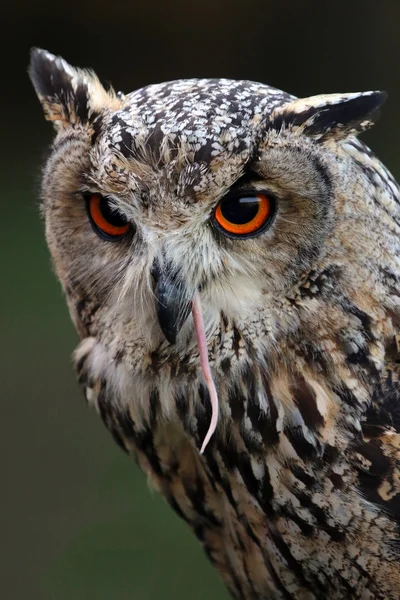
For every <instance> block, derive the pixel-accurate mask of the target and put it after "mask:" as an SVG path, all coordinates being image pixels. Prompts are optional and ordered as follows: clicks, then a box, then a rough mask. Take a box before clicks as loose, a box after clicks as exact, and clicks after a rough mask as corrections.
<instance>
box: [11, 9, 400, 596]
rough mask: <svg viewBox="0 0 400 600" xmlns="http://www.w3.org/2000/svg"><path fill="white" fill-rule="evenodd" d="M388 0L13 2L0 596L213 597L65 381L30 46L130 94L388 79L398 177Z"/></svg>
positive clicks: (168, 521) (162, 513)
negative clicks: (225, 84) (179, 87)
mask: <svg viewBox="0 0 400 600" xmlns="http://www.w3.org/2000/svg"><path fill="white" fill-rule="evenodd" d="M399 22H400V3H398V2H395V0H383V1H382V0H380V1H379V2H378V0H363V1H361V0H355V1H352V0H347V1H346V2H343V1H342V0H340V1H335V2H324V1H323V0H311V1H305V0H303V1H302V0H293V1H288V0H287V1H282V0H281V1H279V0H274V1H273V2H272V1H270V0H260V1H252V0H248V1H244V0H242V1H239V0H235V1H228V0H202V2H197V3H190V2H187V1H186V2H183V1H178V0H173V1H171V2H161V1H156V2H152V1H151V0H148V1H144V0H140V1H139V2H134V1H133V0H131V1H130V2H125V3H121V2H118V1H114V0H96V2H94V1H88V0H81V1H80V2H76V1H71V2H68V3H64V4H60V3H54V2H50V1H47V2H39V3H38V2H29V3H28V2H26V3H22V2H20V1H17V2H9V3H8V5H6V6H3V8H2V14H1V21H0V32H1V35H0V44H1V48H0V68H1V96H0V101H1V111H0V118H1V141H2V144H1V150H0V155H1V163H0V164H1V195H2V199H1V202H2V207H3V209H2V211H1V219H0V227H1V237H0V247H1V250H0V252H1V254H0V256H1V293H0V298H1V300H0V302H1V311H0V319H1V328H0V332H1V344H0V369H1V386H0V390H1V391H0V402H1V404H0V409H1V418H0V427H1V432H0V441H1V444H2V452H1V457H2V459H3V460H2V465H4V466H2V468H1V480H0V481H1V485H0V508H1V510H0V515H1V529H0V531H1V534H0V540H1V541H0V544H1V557H0V570H1V571H3V570H4V573H3V572H1V573H0V597H1V598H4V599H5V600H14V599H16V600H24V599H29V600H36V599H39V600H49V599H50V600H81V599H82V600H106V599H107V600H134V599H135V600H168V599H169V598H171V599H172V598H173V599H174V600H185V599H187V598H189V599H191V600H201V599H204V598H207V599H209V600H214V599H215V600H217V599H218V600H223V599H226V598H227V595H226V592H225V591H224V589H223V586H222V585H221V583H220V581H219V578H218V576H217V574H216V573H214V571H213V569H212V568H211V567H210V566H209V564H208V562H207V560H206V559H205V557H204V556H203V554H202V552H201V551H200V548H199V546H198V544H197V542H196V541H195V539H194V538H192V536H191V535H190V533H189V532H188V531H187V530H186V526H185V525H184V524H183V523H181V522H180V521H179V520H178V519H177V518H176V517H175V516H174V515H173V514H172V512H171V511H170V510H169V508H168V507H167V506H166V505H165V504H164V502H163V500H162V499H161V498H159V497H158V496H157V495H156V494H155V493H153V492H151V491H149V489H148V486H147V484H146V481H145V478H144V477H143V476H142V475H141V474H140V473H139V472H138V470H137V468H136V466H135V465H134V464H133V461H131V460H130V459H128V458H127V457H126V456H125V455H123V454H122V452H120V450H119V449H118V448H117V447H116V446H115V445H114V443H113V442H112V440H111V438H110V437H109V434H108V433H107V432H106V431H105V430H104V428H103V427H102V425H101V423H100V421H99V419H98V418H97V416H96V415H95V414H94V412H93V413H92V412H91V411H89V410H88V409H87V408H86V406H85V403H84V401H83V396H82V394H81V391H80V390H79V388H78V386H77V384H76V383H75V379H74V375H73V372H72V368H71V364H70V354H71V352H72V350H73V348H74V346H75V344H76V341H77V340H76V336H75V333H74V331H73V328H72V325H71V324H70V321H69V318H68V314H67V309H66V307H65V305H64V300H63V298H62V294H61V290H60V287H59V285H58V283H57V281H56V280H55V277H54V276H53V274H52V272H51V267H50V262H49V257H48V253H47V250H46V247H45V242H44V236H43V223H42V222H41V218H40V215H39V208H38V197H39V178H40V168H41V164H42V161H43V156H44V153H45V148H46V146H47V144H48V143H49V141H50V140H51V137H52V128H51V125H50V124H49V123H46V122H45V121H44V120H43V117H42V111H41V107H40V105H39V102H38V101H37V99H36V97H35V95H34V92H33V90H32V88H31V86H30V82H29V80H28V77H27V75H26V68H27V63H28V53H29V48H30V47H31V46H33V45H36V46H39V47H43V48H46V49H48V50H50V51H51V52H53V53H55V54H61V55H63V56H64V58H66V59H67V60H68V61H69V62H70V63H72V64H74V65H79V66H83V67H92V68H93V69H95V70H96V71H97V73H98V74H99V76H100V77H101V79H102V80H103V81H106V82H111V83H112V84H113V85H114V86H115V87H116V89H118V90H119V89H121V90H123V91H125V92H129V91H131V90H133V89H135V88H138V87H140V86H143V85H146V84H149V83H155V82H159V81H163V80H168V79H176V78H181V77H202V76H212V77H218V76H223V77H233V78H246V79H253V80H257V81H262V82H265V83H269V84H272V85H274V86H276V87H279V88H282V89H285V90H286V91H288V92H291V93H293V94H296V95H298V96H308V95H312V94H315V93H320V92H344V91H359V90H367V89H386V90H387V91H388V92H389V100H388V102H387V104H386V105H385V107H384V109H383V115H382V119H381V121H380V122H379V124H378V125H377V126H376V127H375V128H374V130H373V131H371V132H370V133H368V134H367V135H366V136H365V138H366V140H367V141H368V142H369V144H370V145H371V146H372V147H373V149H374V150H375V151H376V153H377V154H378V155H379V156H380V157H381V158H382V160H383V161H384V162H385V163H386V164H387V166H388V167H389V168H390V169H391V170H392V171H393V173H394V174H395V175H397V176H399V175H400V157H399V156H398V153H397V147H398V139H399V136H400V118H399V112H398V107H399V105H400V77H399V59H400V36H399Z"/></svg>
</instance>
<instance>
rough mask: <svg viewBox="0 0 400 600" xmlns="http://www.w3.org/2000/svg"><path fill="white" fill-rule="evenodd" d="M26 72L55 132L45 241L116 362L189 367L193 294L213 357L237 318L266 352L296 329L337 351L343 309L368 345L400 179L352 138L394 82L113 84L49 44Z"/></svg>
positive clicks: (82, 320) (249, 339)
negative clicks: (333, 86)
mask: <svg viewBox="0 0 400 600" xmlns="http://www.w3.org/2000/svg"><path fill="white" fill-rule="evenodd" d="M29 72H30V76H31V79H32V82H33V85H34V87H35V90H36V92H37V94H38V97H39V99H40V101H41V103H42V106H43V109H44V113H45V116H46V119H48V120H50V121H52V122H53V124H54V126H55V129H56V132H57V135H56V137H55V140H54V142H53V145H52V148H51V154H50V156H49V158H48V160H47V163H46V165H45V168H44V174H43V184H42V197H43V212H44V215H45V221H46V234H47V241H48V245H49V248H50V251H51V255H52V258H53V262H54V265H55V269H56V272H57V274H58V276H59V278H60V280H61V282H62V285H63V288H64V290H65V293H66V296H67V300H68V304H69V308H70V311H71V315H72V318H73V320H74V323H75V325H76V328H77V330H78V332H79V334H80V336H81V337H82V338H86V337H91V338H95V339H96V340H98V341H99V343H101V344H102V345H103V347H104V348H106V349H107V353H108V354H107V356H108V360H110V361H111V362H112V361H118V360H123V361H124V364H125V367H126V368H127V369H128V371H129V372H130V373H137V374H139V373H141V374H143V373H145V372H147V369H149V368H150V366H151V363H152V360H153V358H154V356H155V353H156V352H157V353H158V354H157V356H158V357H162V359H160V360H159V362H158V369H159V370H160V369H163V368H164V367H165V368H169V369H172V367H171V365H172V364H173V361H174V360H175V358H176V357H178V358H179V361H180V365H181V366H182V365H186V372H187V371H188V370H190V365H191V361H194V360H195V359H194V358H193V354H192V353H191V352H192V349H193V322H192V319H191V317H190V303H191V301H192V299H193V297H194V295H195V294H196V293H199V295H200V297H201V305H202V311H203V315H204V320H205V330H206V335H207V341H208V345H209V351H210V352H211V353H213V354H212V356H213V357H214V358H213V360H214V362H215V368H216V369H218V368H220V367H221V368H223V367H224V360H225V359H224V356H225V355H224V348H226V345H227V344H228V341H227V334H226V332H227V331H228V329H229V331H230V332H232V331H233V333H232V335H230V338H229V340H230V341H229V344H228V345H229V347H230V349H231V350H232V348H233V349H234V350H235V352H236V354H237V356H239V355H240V352H241V348H242V346H244V347H245V348H246V351H247V353H248V354H249V353H250V354H251V352H253V355H254V353H256V354H257V353H258V354H257V355H258V356H260V357H261V356H262V357H263V359H262V360H265V357H266V356H267V357H268V356H269V355H272V354H273V353H275V354H274V356H275V359H276V360H279V359H280V354H279V352H280V348H283V347H285V348H287V345H288V343H289V342H288V340H289V339H291V340H293V339H298V340H309V339H310V338H311V339H313V340H314V341H315V344H320V350H321V345H322V344H326V347H325V351H328V352H329V346H328V344H327V342H326V340H327V338H328V337H329V335H331V333H332V331H334V330H336V329H338V330H343V326H344V323H345V324H346V327H347V329H346V332H347V333H346V336H345V339H343V340H342V344H343V347H346V344H347V350H348V351H349V352H350V351H351V347H352V345H353V350H354V346H357V347H361V346H362V344H363V341H362V340H361V338H360V335H359V332H360V327H361V326H362V324H361V321H362V315H363V314H365V313H368V310H369V309H368V306H371V303H372V302H375V303H378V302H379V301H380V294H381V295H382V296H383V295H384V292H385V286H384V284H383V283H382V281H381V278H380V273H383V272H384V271H385V270H386V273H390V272H391V271H393V261H394V260H395V259H394V258H393V251H392V250H393V245H394V244H397V239H398V237H397V234H396V232H395V227H394V222H393V214H395V211H397V205H396V198H397V187H396V185H395V184H394V182H393V179H392V178H391V176H390V175H389V174H388V173H387V171H386V170H385V169H384V167H383V166H382V165H381V164H380V163H379V162H378V161H377V160H376V159H375V158H374V157H373V155H372V153H371V152H370V151H369V150H368V149H367V148H366V147H365V146H364V145H363V144H362V143H361V142H359V141H358V140H357V138H356V136H357V134H358V133H359V132H362V131H364V130H366V129H367V128H368V127H369V126H370V125H371V124H372V122H373V116H374V114H376V110H377V109H378V108H379V106H380V105H381V104H382V102H383V101H384V100H385V94H384V93H382V92H365V93H349V94H329V95H320V96H314V97H310V98H306V99H300V100H299V99H296V98H294V97H293V96H290V95H289V94H287V93H284V92H282V91H279V90H277V89H274V88H272V87H269V86H267V85H263V84H259V83H253V82H250V81H232V80H227V79H189V80H181V81H173V82H169V83H163V84H157V85H150V86H148V87H145V88H143V89H140V90H138V91H135V92H132V93H130V94H127V95H124V94H122V93H118V94H115V93H114V91H113V90H112V89H107V90H106V89H105V88H104V87H103V86H102V85H101V83H100V82H99V80H98V79H97V77H96V76H95V75H94V74H93V73H91V72H89V71H84V70H80V69H76V68H73V67H71V66H70V65H69V64H68V63H66V62H65V61H64V60H63V59H61V58H57V57H55V56H53V55H51V54H49V53H48V52H46V51H43V50H37V49H35V50H33V52H32V60H31V66H30V70H29ZM371 294H372V295H373V296H374V297H373V298H372V297H371ZM227 323H230V324H231V325H232V327H230V328H228V327H227ZM349 331H350V332H351V333H349ZM235 332H236V333H235ZM235 336H236V338H235ZM241 344H242V345H241ZM299 344H300V342H299ZM251 348H252V350H251ZM260 360H261V358H260ZM182 368H183V367H182ZM221 373H222V371H221Z"/></svg>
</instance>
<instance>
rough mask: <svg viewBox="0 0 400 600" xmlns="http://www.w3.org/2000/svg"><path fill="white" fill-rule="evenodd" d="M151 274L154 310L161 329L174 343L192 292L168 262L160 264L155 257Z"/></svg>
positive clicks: (189, 307)
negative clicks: (155, 303) (154, 301)
mask: <svg viewBox="0 0 400 600" xmlns="http://www.w3.org/2000/svg"><path fill="white" fill-rule="evenodd" d="M151 274H152V276H153V279H154V295H155V297H156V302H157V305H156V310H157V317H158V322H159V325H160V328H161V331H162V332H163V334H164V335H165V337H166V339H167V341H168V342H169V343H170V344H175V342H176V337H177V335H178V333H179V331H180V330H181V329H182V326H183V324H184V323H185V321H186V319H187V318H188V316H189V313H190V311H191V301H192V296H193V294H192V295H190V294H189V293H188V290H187V288H186V286H185V284H184V282H183V281H182V279H181V277H180V275H179V274H178V273H177V272H176V270H174V268H173V267H171V265H170V264H168V263H163V264H162V265H160V263H159V261H158V260H157V259H155V260H154V263H153V267H152V269H151Z"/></svg>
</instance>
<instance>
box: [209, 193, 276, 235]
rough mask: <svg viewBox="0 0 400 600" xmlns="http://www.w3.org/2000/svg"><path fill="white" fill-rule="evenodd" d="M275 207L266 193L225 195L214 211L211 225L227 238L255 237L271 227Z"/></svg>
mask: <svg viewBox="0 0 400 600" xmlns="http://www.w3.org/2000/svg"><path fill="white" fill-rule="evenodd" d="M275 206H276V205H275V199H274V198H273V197H272V196H271V195H270V194H269V193H267V192H258V191H257V192H256V191H254V190H252V191H249V192H246V191H243V192H240V193H236V194H234V195H233V194H227V195H226V196H224V197H223V198H222V200H220V202H219V203H218V204H217V206H216V208H215V210H214V213H213V223H214V225H215V226H216V227H217V229H218V230H219V231H221V232H222V233H223V234H224V235H226V236H227V237H231V238H239V239H245V238H250V237H256V236H258V235H260V234H261V233H262V232H263V231H265V229H267V227H269V226H270V225H271V223H272V220H273V217H274V215H275V212H276V211H275Z"/></svg>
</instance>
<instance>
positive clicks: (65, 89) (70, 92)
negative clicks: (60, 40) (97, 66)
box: [28, 48, 120, 129]
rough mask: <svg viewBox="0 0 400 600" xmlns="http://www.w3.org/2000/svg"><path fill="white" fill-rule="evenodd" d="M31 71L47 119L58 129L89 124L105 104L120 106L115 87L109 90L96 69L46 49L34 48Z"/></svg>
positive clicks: (107, 105) (106, 105) (111, 106)
mask: <svg viewBox="0 0 400 600" xmlns="http://www.w3.org/2000/svg"><path fill="white" fill-rule="evenodd" d="M28 72H29V76H30V78H31V80H32V83H33V86H34V88H35V90H36V93H37V95H38V97H39V100H40V101H41V103H42V106H43V109H44V113H45V117H46V119H48V120H49V121H53V122H54V124H55V126H56V128H57V129H60V128H63V127H67V126H71V125H72V126H73V125H76V124H77V123H80V124H84V125H85V124H88V123H90V122H91V121H93V119H94V118H95V117H96V116H97V115H98V114H99V112H100V111H101V110H102V109H103V108H106V107H107V108H111V109H113V110H115V109H117V108H119V105H120V100H118V99H117V98H116V96H115V94H114V92H113V90H110V91H106V90H105V89H104V88H103V86H102V85H101V83H100V81H99V80H98V78H97V77H96V75H94V73H91V72H88V71H84V70H82V69H76V68H74V67H72V66H71V65H69V64H68V63H67V62H66V61H65V60H64V59H63V58H61V57H58V56H54V54H50V52H47V51H46V50H41V49H39V48H33V49H32V50H31V62H30V65H29V70H28Z"/></svg>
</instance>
